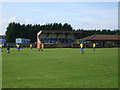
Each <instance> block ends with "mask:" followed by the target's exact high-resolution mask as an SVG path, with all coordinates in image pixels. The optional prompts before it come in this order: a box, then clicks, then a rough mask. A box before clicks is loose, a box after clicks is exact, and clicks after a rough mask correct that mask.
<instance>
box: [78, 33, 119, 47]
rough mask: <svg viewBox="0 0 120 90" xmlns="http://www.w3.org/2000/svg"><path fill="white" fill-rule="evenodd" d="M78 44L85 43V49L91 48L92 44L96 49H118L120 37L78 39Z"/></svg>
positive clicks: (95, 36) (99, 36) (94, 36)
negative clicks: (94, 44)
mask: <svg viewBox="0 0 120 90" xmlns="http://www.w3.org/2000/svg"><path fill="white" fill-rule="evenodd" d="M78 42H85V43H86V46H87V47H92V44H93V43H94V42H95V43H96V45H97V47H120V35H92V36H88V37H85V38H82V39H78Z"/></svg>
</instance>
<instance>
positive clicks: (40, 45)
mask: <svg viewBox="0 0 120 90" xmlns="http://www.w3.org/2000/svg"><path fill="white" fill-rule="evenodd" d="M42 45H43V44H42V43H39V51H40V50H41V51H43V49H42V47H43V46H42Z"/></svg>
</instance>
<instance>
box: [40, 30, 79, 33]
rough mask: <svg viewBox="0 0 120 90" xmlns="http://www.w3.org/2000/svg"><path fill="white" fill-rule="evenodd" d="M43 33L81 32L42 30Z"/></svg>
mask: <svg viewBox="0 0 120 90" xmlns="http://www.w3.org/2000/svg"><path fill="white" fill-rule="evenodd" d="M42 33H81V31H63V30H59V31H58V30H42Z"/></svg>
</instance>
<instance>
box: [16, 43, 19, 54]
mask: <svg viewBox="0 0 120 90" xmlns="http://www.w3.org/2000/svg"><path fill="white" fill-rule="evenodd" d="M16 47H17V49H18V52H20V45H19V44H17V45H16Z"/></svg>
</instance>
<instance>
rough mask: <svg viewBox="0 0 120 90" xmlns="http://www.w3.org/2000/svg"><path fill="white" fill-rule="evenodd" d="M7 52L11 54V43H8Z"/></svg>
mask: <svg viewBox="0 0 120 90" xmlns="http://www.w3.org/2000/svg"><path fill="white" fill-rule="evenodd" d="M7 53H8V54H10V44H7Z"/></svg>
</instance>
